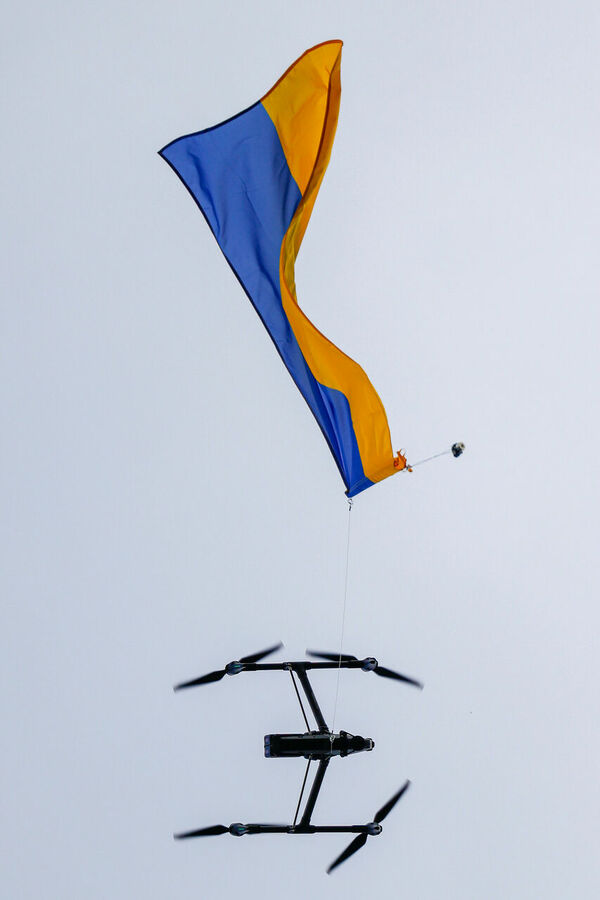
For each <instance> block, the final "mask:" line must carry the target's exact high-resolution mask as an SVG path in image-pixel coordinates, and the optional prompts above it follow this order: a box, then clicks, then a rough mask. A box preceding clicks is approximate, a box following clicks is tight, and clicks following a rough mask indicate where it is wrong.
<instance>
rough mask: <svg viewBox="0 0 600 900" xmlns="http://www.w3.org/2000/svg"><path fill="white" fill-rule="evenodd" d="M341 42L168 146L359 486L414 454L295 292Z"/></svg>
mask: <svg viewBox="0 0 600 900" xmlns="http://www.w3.org/2000/svg"><path fill="white" fill-rule="evenodd" d="M341 52H342V42H341V41H327V42H325V43H323V44H318V45H317V46H316V47H313V48H312V49H310V50H307V51H306V53H304V54H303V55H302V56H301V57H299V59H297V60H296V62H294V63H293V64H292V65H291V66H290V68H289V69H288V70H287V71H286V72H285V73H284V75H283V76H282V77H281V78H280V79H279V81H278V82H277V83H276V84H275V85H274V87H272V88H271V90H270V91H269V92H268V93H267V94H265V96H264V97H263V98H262V99H261V100H259V101H258V102H257V103H255V104H253V105H252V106H250V107H249V108H248V109H246V110H244V111H243V112H241V113H239V114H238V115H236V116H233V117H232V118H230V119H227V120H226V121H225V122H222V123H221V124H219V125H215V126H213V127H212V128H206V129H204V130H203V131H198V132H195V133H193V134H188V135H184V136H183V137H180V138H177V139H176V140H174V141H172V142H171V143H169V144H167V145H166V146H165V147H163V149H162V150H160V151H159V153H160V155H161V156H162V157H163V159H164V160H165V161H166V162H167V163H168V164H169V165H170V166H171V168H172V169H173V170H174V171H175V173H176V174H177V175H178V176H179V178H180V179H181V181H182V182H183V184H184V185H185V186H186V188H187V189H188V191H189V192H190V194H191V195H192V197H193V198H194V200H195V201H196V203H197V205H198V207H199V208H200V210H201V212H202V213H203V215H204V217H205V219H206V221H207V222H208V225H209V227H210V229H211V231H212V232H213V234H214V236H215V238H216V240H217V243H218V244H219V247H220V248H221V250H222V252H223V254H224V255H225V258H226V259H227V261H228V262H229V264H230V266H231V268H232V269H233V271H234V273H235V275H236V276H237V278H238V280H239V282H240V284H241V285H242V287H243V289H244V291H245V292H246V294H247V295H248V298H249V299H250V301H251V303H252V304H253V306H254V308H255V310H256V312H257V313H258V315H259V316H260V318H261V320H262V323H263V325H264V326H265V328H266V329H267V331H268V332H269V334H270V336H271V338H272V340H273V342H274V344H275V346H276V348H277V350H278V352H279V354H280V356H281V359H282V361H283V363H284V365H285V366H286V368H287V370H288V372H289V373H290V375H291V376H292V378H293V380H294V382H295V383H296V386H297V387H298V389H299V391H300V393H301V394H302V396H303V397H304V399H305V400H306V402H307V403H308V406H309V407H310V409H311V411H312V413H313V415H314V417H315V419H316V420H317V422H318V424H319V427H320V428H321V431H322V432H323V436H324V437H325V440H326V441H327V444H328V445H329V449H330V450H331V453H332V454H333V457H334V459H335V461H336V463H337V466H338V468H339V471H340V474H341V476H342V479H343V481H344V484H345V486H346V494H347V496H348V497H354V496H355V495H356V494H359V493H360V492H361V491H364V490H366V489H367V488H369V487H371V486H372V485H373V484H375V483H376V482H378V481H382V480H383V479H384V478H387V477H388V476H390V475H394V474H395V473H396V472H399V471H402V470H403V469H405V468H407V464H406V459H405V457H404V456H403V455H402V453H398V454H397V455H394V452H393V450H392V443H391V438H390V430H389V426H388V421H387V416H386V413H385V409H384V407H383V404H382V402H381V400H380V399H379V396H378V394H377V392H376V391H375V389H374V387H373V385H372V384H371V382H370V381H369V379H368V378H367V375H366V374H365V372H364V371H363V370H362V369H361V367H360V366H359V365H358V363H356V362H355V361H354V360H353V359H350V357H348V356H346V354H345V353H343V352H342V351H341V350H340V349H339V348H338V347H336V346H335V344H333V343H332V342H331V341H330V340H328V338H326V337H325V336H324V335H323V334H321V332H320V331H318V329H317V328H316V327H315V326H314V325H313V323H312V322H311V321H310V319H308V317H307V316H306V315H305V314H304V313H303V312H302V310H301V309H300V306H299V305H298V300H297V297H296V285H295V277H294V264H295V261H296V257H297V255H298V251H299V249H300V245H301V243H302V238H303V237H304V233H305V231H306V227H307V225H308V222H309V219H310V216H311V213H312V209H313V206H314V203H315V200H316V197H317V194H318V191H319V188H320V186H321V182H322V180H323V176H324V175H325V170H326V169H327V164H328V162H329V157H330V155H331V148H332V145H333V139H334V137H335V131H336V126H337V119H338V111H339V104H340V94H341V86H340V61H341Z"/></svg>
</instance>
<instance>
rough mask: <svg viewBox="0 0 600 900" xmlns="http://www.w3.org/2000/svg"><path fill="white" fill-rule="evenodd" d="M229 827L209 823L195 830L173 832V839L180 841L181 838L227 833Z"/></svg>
mask: <svg viewBox="0 0 600 900" xmlns="http://www.w3.org/2000/svg"><path fill="white" fill-rule="evenodd" d="M228 831H229V828H227V826H226V825H209V826H208V828H198V829H196V831H184V832H182V834H174V835H173V837H174V838H175V840H177V841H180V840H182V838H193V837H208V836H209V835H212V834H227V832H228Z"/></svg>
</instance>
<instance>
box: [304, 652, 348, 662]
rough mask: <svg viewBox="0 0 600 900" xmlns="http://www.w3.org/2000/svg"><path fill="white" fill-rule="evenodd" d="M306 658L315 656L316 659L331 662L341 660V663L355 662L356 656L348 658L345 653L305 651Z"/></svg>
mask: <svg viewBox="0 0 600 900" xmlns="http://www.w3.org/2000/svg"><path fill="white" fill-rule="evenodd" d="M306 655H307V656H316V657H317V659H328V660H330V661H331V662H337V661H338V660H340V659H341V660H342V661H343V662H348V661H349V660H355V659H356V656H348V654H347V653H321V652H320V651H318V650H307V651H306Z"/></svg>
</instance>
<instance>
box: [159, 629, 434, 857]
mask: <svg viewBox="0 0 600 900" xmlns="http://www.w3.org/2000/svg"><path fill="white" fill-rule="evenodd" d="M281 647H282V644H276V645H275V646H274V647H269V648H268V649H267V650H263V651H260V652H259V653H254V654H251V655H250V656H245V657H242V658H241V659H240V660H235V661H233V662H231V663H228V665H227V666H225V668H224V669H220V670H218V671H216V672H210V673H209V674H208V675H203V676H201V677H200V678H196V679H194V680H192V681H186V682H183V683H182V684H178V685H177V686H176V687H175V690H181V689H183V688H189V687H194V686H196V685H200V684H209V683H211V682H214V681H220V680H221V678H223V677H224V676H225V675H238V674H240V673H241V672H258V671H263V672H264V671H277V670H280V671H287V672H289V673H290V676H291V679H292V684H293V686H294V690H295V692H296V696H297V698H298V702H299V704H300V708H301V710H302V715H303V717H304V721H305V723H306V728H307V731H306V732H304V733H297V734H267V735H265V739H264V749H265V756H266V757H267V758H270V759H273V758H281V757H290V758H294V757H295V758H298V757H303V758H304V759H306V760H307V765H306V771H305V774H304V780H303V782H302V788H301V791H300V797H299V799H298V805H297V807H296V813H295V815H294V819H293V822H292V824H290V825H270V824H257V823H254V824H243V823H241V822H234V823H233V824H232V825H230V826H229V827H227V826H226V825H211V826H209V827H208V828H199V829H196V830H195V831H186V832H183V833H181V834H176V835H175V837H176V838H178V839H181V838H191V837H206V836H208V835H218V834H227V833H229V834H232V835H234V836H236V837H242V836H243V835H245V834H323V833H350V834H356V835H357V836H356V837H355V838H354V840H353V841H351V843H350V844H349V845H348V847H346V849H345V850H344V851H343V852H342V853H341V854H340V855H339V856H338V857H337V859H335V860H334V862H333V863H332V864H331V865H330V866H329V868H328V870H327V871H328V872H331V871H332V870H333V869H335V868H336V866H339V865H340V863H342V862H344V860H346V859H348V857H350V856H352V854H353V853H356V851H357V850H360V848H361V847H363V846H364V844H365V843H366V841H367V837H368V836H369V835H378V834H380V833H381V831H382V828H381V822H382V821H383V819H384V818H385V817H386V816H387V815H388V813H389V812H391V810H392V809H393V807H394V806H395V805H396V803H397V802H398V800H399V799H400V797H402V795H403V794H404V793H405V791H406V790H407V789H408V787H409V785H410V781H406V782H405V783H404V784H403V785H402V787H401V788H400V790H399V791H397V792H396V793H395V794H394V796H393V797H391V798H390V799H389V800H388V801H387V803H385V804H384V805H383V806H382V807H381V809H380V810H378V812H377V813H376V814H375V817H374V819H373V821H372V822H367V823H366V824H365V825H312V824H311V818H312V814H313V811H314V808H315V804H316V802H317V798H318V796H319V791H320V790H321V787H322V784H323V779H324V778H325V773H326V771H327V767H328V766H329V763H330V760H331V759H332V758H333V757H335V756H341V757H345V756H349V755H351V754H353V753H360V752H362V751H370V750H372V749H373V748H374V746H375V744H374V741H373V740H372V739H371V738H364V737H361V736H360V735H352V734H349V733H348V732H346V731H341V730H340V731H339V732H338V733H334V732H333V731H331V730H330V728H329V727H328V725H327V723H326V721H325V719H324V717H323V713H322V712H321V708H320V706H319V703H318V701H317V698H316V696H315V694H314V691H313V689H312V686H311V684H310V681H309V680H308V675H307V671H308V670H310V669H333V670H335V669H340V668H344V669H362V670H363V671H365V672H375V674H376V675H380V676H382V677H384V678H392V679H395V680H396V681H404V682H405V683H407V684H411V685H414V686H415V687H418V688H422V686H423V685H422V684H421V683H420V682H418V681H415V679H413V678H407V677H406V676H405V675H400V674H399V673H398V672H394V671H392V670H391V669H385V668H384V667H383V666H380V665H379V664H378V662H377V660H376V659H374V658H373V657H367V658H366V659H362V660H359V659H357V658H356V657H355V656H348V655H346V654H333V653H315V652H312V651H307V653H308V654H309V655H310V656H316V657H319V658H321V659H323V660H326V661H325V662H312V661H308V660H301V661H297V662H283V663H262V664H260V663H259V660H261V659H264V657H265V656H268V655H270V654H271V653H275V651H276V650H279V649H280V648H281ZM296 677H297V679H298V681H299V682H300V686H301V687H302V690H303V692H304V694H305V697H306V700H307V701H308V704H309V706H310V708H311V711H312V713H313V716H314V717H315V720H316V723H317V730H311V728H310V725H309V722H308V718H307V716H306V711H305V709H304V704H303V703H302V698H301V696H300V692H299V690H298V686H297V684H296ZM313 761H316V762H318V768H317V771H316V774H315V777H314V780H313V783H312V787H311V789H310V793H309V795H308V798H307V800H306V803H305V806H304V810H303V811H302V814H301V815H299V814H300V807H301V804H302V798H303V796H304V788H305V786H306V781H307V778H308V773H309V769H310V766H311V763H312V762H313Z"/></svg>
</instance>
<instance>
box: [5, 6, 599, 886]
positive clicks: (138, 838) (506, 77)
mask: <svg viewBox="0 0 600 900" xmlns="http://www.w3.org/2000/svg"><path fill="white" fill-rule="evenodd" d="M599 18H600V13H599V11H598V5H597V4H596V3H593V2H589V3H584V2H571V3H566V2H546V3H541V2H538V3H535V2H532V3H524V2H520V3H516V2H508V3H506V2H505V3H499V2H487V3H486V2H479V3H477V2H462V3H461V2H459V3H443V2H437V3H428V2H425V3H415V2H412V3H396V2H391V0H390V2H381V3H372V4H369V5H367V4H362V3H357V2H354V3H348V2H345V3H333V2H330V3H326V4H323V3H322V2H321V3H317V2H314V3H313V2H311V3H309V2H304V3H303V2H299V3H298V4H295V5H294V6H293V7H286V6H285V4H284V5H282V4H281V3H275V2H267V0H265V2H255V3H253V4H241V3H240V4H234V3H223V4H221V5H220V6H215V5H214V4H206V3H205V4H203V3H192V2H184V0H181V2H172V3H170V4H164V3H163V4H147V3H146V4H142V3H139V2H138V3H135V2H132V0H129V2H127V0H120V2H118V3H117V2H103V3H100V4H80V3H73V2H62V3H58V4H54V5H52V4H45V3H39V2H37V3H27V2H24V3H21V4H19V5H18V7H17V6H15V5H13V6H12V8H11V9H7V11H6V15H5V20H4V35H3V39H4V44H5V47H4V48H3V60H4V64H3V70H4V71H3V75H4V77H3V92H2V94H3V98H2V105H3V113H2V121H3V123H4V126H5V138H4V141H3V145H2V155H3V159H2V167H1V169H0V172H1V174H0V178H1V182H2V195H3V198H4V208H5V213H6V220H7V224H6V226H5V229H4V239H3V242H2V251H1V252H2V256H3V261H2V271H3V285H4V291H3V299H2V371H1V379H0V384H1V388H0V390H1V393H2V418H3V440H2V450H1V453H2V468H1V472H2V496H3V510H4V516H3V538H2V554H3V562H2V580H3V582H4V586H3V590H2V594H3V605H2V609H3V622H2V628H1V634H2V652H1V653H0V666H1V667H2V672H3V685H4V689H3V692H2V722H3V726H4V727H3V741H2V755H3V764H2V767H1V768H0V772H1V778H2V797H3V803H2V807H3V809H2V821H1V829H2V834H1V836H0V838H1V846H2V867H3V872H2V876H1V879H2V884H3V888H2V893H3V895H4V896H6V897H10V898H19V900H21V898H23V900H33V898H35V900H38V898H42V897H44V898H46V897H48V898H55V897H56V898H60V900H72V898H73V900H79V898H81V897H84V896H85V897H86V898H87V900H96V898H98V900H100V898H102V900H104V898H107V897H111V898H114V900H130V898H144V900H170V898H178V900H179V898H181V900H187V898H198V897H199V896H200V897H202V898H207V900H224V898H226V897H231V896H237V895H243V896H245V897H249V898H258V897H271V896H281V894H282V892H283V891H285V892H286V896H288V897H290V898H291V900H296V898H300V897H305V896H306V892H307V889H308V887H309V886H311V887H312V889H313V891H314V896H316V897H328V898H337V897H342V896H344V897H348V896H352V897H359V896H366V895H367V894H369V895H370V896H371V895H376V896H380V897H392V896H394V897H406V898H411V900H440V898H444V900H466V898H469V900H470V898H473V900H481V898H486V900H506V898H508V897H510V898H515V900H537V898H541V897H543V898H544V900H550V898H552V900H554V898H556V900H564V898H569V897H577V898H578V900H584V898H585V900H587V898H595V897H597V896H598V894H599V891H600V866H599V863H598V852H597V835H598V829H599V825H600V821H599V819H600V816H599V811H598V810H599V800H600V797H599V788H598V762H597V761H598V758H599V757H600V733H599V727H598V695H597V683H598V675H599V668H600V667H599V664H598V619H599V615H598V608H597V596H598V566H597V543H598V533H599V521H598V501H599V497H598V477H597V469H598V466H597V460H596V450H597V447H598V445H599V444H600V434H599V426H598V400H597V384H598V349H597V347H598V325H599V321H598V319H599V316H598V305H597V301H598V288H599V285H600V272H599V254H598V240H599V237H600V228H599V225H600V221H599V220H600V213H599V210H600V202H599V201H600V196H599V193H600V191H599V188H600V170H599V164H598V143H599V137H600V122H599V113H598V108H599V105H598V99H599V97H598V94H599V91H598V88H599V78H600V76H599V74H598V39H599V31H600V29H599ZM334 37H339V38H342V39H343V40H344V42H345V46H344V53H343V60H342V104H341V111H340V123H339V128H338V133H337V137H336V142H335V145H334V149H333V154H332V160H331V164H330V168H329V171H328V173H327V176H326V178H325V181H324V184H323V187H322V191H321V194H320V196H319V198H318V200H317V204H316V207H315V211H314V214H313V219H312V221H311V224H310V226H309V229H308V232H307V235H306V239H305V242H304V245H303V248H302V252H301V255H300V258H299V260H298V265H297V284H298V296H299V300H300V304H301V305H302V306H303V308H304V309H305V311H306V312H307V313H308V315H309V316H311V318H312V319H313V320H314V322H315V324H317V326H318V327H319V328H320V329H321V330H322V331H324V332H325V334H327V335H328V336H329V337H331V338H332V339H333V340H334V341H335V342H336V343H337V344H338V345H339V346H340V347H341V348H342V349H343V350H344V351H346V352H347V353H349V354H350V355H351V356H353V357H354V358H355V359H357V360H358V361H359V362H360V363H361V365H362V366H363V367H364V368H365V370H366V371H367V373H368V375H369V376H370V378H371V380H372V382H373V384H374V385H375V388H376V389H377V390H378V392H379V394H380V396H381V398H382V400H383V402H384V404H385V406H386V409H387V413H388V418H389V421H390V427H391V431H392V438H393V442H394V446H395V447H396V448H400V447H404V448H406V449H407V451H408V454H409V458H411V459H418V458H420V457H422V456H426V455H428V454H429V453H431V452H436V451H438V450H441V449H443V448H444V447H446V446H449V444H450V443H452V441H454V440H464V441H465V442H466V443H467V454H466V455H465V456H464V457H463V458H462V459H461V460H459V461H457V462H455V461H454V460H451V459H450V458H444V459H442V460H440V461H438V462H436V463H432V464H431V465H430V466H427V467H423V469H421V470H418V471H416V472H415V473H413V475H411V476H408V475H406V476H398V477H396V478H394V479H390V480H388V481H387V482H384V483H383V484H382V485H379V486H377V487H375V488H373V489H372V490H369V491H367V492H366V493H365V494H364V495H361V496H359V497H358V498H357V501H356V503H355V507H354V511H353V512H352V517H353V522H352V542H351V564H350V586H349V594H348V610H347V620H346V637H345V642H344V647H345V650H346V651H347V652H351V653H358V654H360V655H367V654H374V655H376V656H377V657H378V658H379V660H380V661H381V662H382V663H383V664H385V665H388V666H390V667H392V668H397V669H400V670H401V671H405V672H407V673H409V674H412V675H414V676H416V677H420V678H422V679H423V680H424V682H425V685H426V686H425V690H424V691H423V692H422V693H418V692H416V691H411V690H410V689H408V688H406V689H405V688H403V687H402V686H398V685H395V684H392V683H388V682H385V681H383V680H382V679H375V678H367V677H366V676H361V675H360V674H358V673H353V672H349V673H346V674H345V677H343V678H342V682H341V690H340V700H339V707H338V713H337V718H336V725H337V726H338V727H342V728H346V729H347V730H349V731H355V732H358V733H361V734H364V735H368V736H371V737H373V738H374V739H375V742H376V749H375V751H374V753H372V754H364V755H362V756H359V757H357V758H350V759H346V760H340V761H337V763H336V762H334V763H333V764H332V765H331V767H330V770H329V774H328V778H327V781H326V783H325V788H324V791H323V794H322V799H320V800H319V805H318V807H317V810H316V814H315V821H320V822H328V821H331V820H334V819H335V820H339V821H367V820H368V819H369V818H371V816H372V814H373V813H374V812H375V810H376V809H377V807H378V806H379V805H380V804H381V803H382V802H383V801H384V800H386V799H387V798H388V796H389V795H390V794H391V793H393V791H394V790H395V789H396V788H397V787H398V786H399V785H400V784H401V783H402V782H403V781H404V779H405V778H407V777H410V778H411V779H412V781H413V787H412V789H411V791H410V792H409V793H408V794H407V795H406V797H405V798H404V799H403V801H402V804H401V805H400V806H398V807H397V808H396V810H395V811H394V813H393V816H390V818H389V819H388V820H387V821H386V827H385V832H384V834H383V835H382V836H381V838H380V839H378V840H374V839H370V840H369V843H368V846H367V847H366V848H365V850H364V851H362V852H361V854H360V855H359V856H357V857H356V858H355V859H353V860H352V861H351V862H348V863H347V865H345V866H344V867H343V868H341V869H340V870H339V871H338V872H336V874H335V876H332V877H331V878H327V877H326V876H325V875H324V869H325V868H326V866H327V865H328V863H329V862H330V861H331V860H332V859H333V858H334V857H335V856H336V855H337V853H338V852H340V850H341V849H342V848H343V846H344V839H343V838H341V837H339V836H335V837H331V838H329V837H327V838H324V839H322V840H321V839H318V838H308V837H307V838H294V839H293V840H292V839H291V838H286V837H281V838H277V837H273V838H244V839H243V840H241V841H233V840H232V839H231V838H229V837H228V836H226V837H222V838H214V839H206V840H205V841H197V842H188V843H187V844H185V845H184V844H175V843H174V842H173V841H172V839H171V833H172V831H175V830H179V829H185V828H188V827H190V828H192V827H195V826H201V825H208V824H214V823H216V822H224V823H226V824H229V823H230V822H233V821H253V820H254V821H261V820H263V821H285V820H287V819H288V818H289V817H290V816H291V815H293V810H294V805H295V801H296V799H297V793H298V790H299V786H300V781H301V778H302V770H303V765H302V763H300V762H295V761H283V760H265V759H264V758H263V756H262V737H263V735H264V734H265V733H268V732H271V731H286V730H287V731H294V730H296V729H298V728H299V727H300V725H301V719H300V717H299V713H298V710H297V708H296V705H295V700H294V696H293V693H292V691H291V687H290V686H289V684H288V680H287V678H286V677H283V675H282V676H279V677H277V676H273V677H272V678H271V677H268V676H264V675H263V676H259V675H257V676H255V677H253V676H250V675H248V676H246V677H244V676H241V677H240V678H238V679H235V680H233V679H227V680H226V681H225V682H222V683H220V684H218V685H214V686H210V687H206V688H205V689H201V690H200V689H199V690H198V691H197V692H195V693H194V692H189V693H187V694H186V695H178V696H175V695H173V693H172V692H171V685H172V684H173V683H175V682H176V681H178V680H181V679H183V678H185V677H188V676H189V677H192V676H194V675H199V674H201V673H202V672H205V671H209V670H211V669H213V668H217V667H220V666H221V665H222V664H224V663H225V662H226V661H228V660H230V659H232V658H235V657H236V656H239V655H241V654H243V653H248V652H251V651H252V650H257V649H259V648H261V647H263V646H266V645H268V644H269V643H271V642H274V641H276V640H278V639H282V640H284V641H285V643H286V655H287V656H288V658H290V657H291V658H300V656H301V654H302V653H303V651H304V648H305V647H306V646H310V645H313V646H315V645H317V646H320V647H323V648H325V649H327V648H332V649H335V648H336V646H337V642H338V640H339V629H340V619H341V607H342V589H343V564H344V549H345V540H346V532H345V529H346V520H347V509H346V503H345V500H344V494H343V485H342V482H341V480H340V478H339V476H338V473H337V469H336V467H335V464H334V462H333V460H332V458H331V457H330V455H329V452H328V450H327V447H326V445H325V443H324V441H323V439H322V437H321V434H320V432H319V431H318V428H317V427H316V425H315V424H314V421H313V419H312V416H311V414H310V412H309V411H308V409H307V408H306V406H305V404H304V402H303V400H302V399H301V397H300V396H299V394H298V393H297V391H296V389H295V387H294V386H293V384H292V382H291V380H290V378H289V376H288V375H287V373H286V372H285V370H284V369H283V367H282V365H281V363H280V360H279V358H278V356H277V354H276V353H275V352H274V350H273V347H272V344H271V342H270V340H269V338H268V336H267V335H266V333H265V332H264V330H263V328H262V326H261V324H260V322H259V320H258V318H257V317H256V315H255V313H254V311H253V310H252V308H251V307H250V304H249V303H248V301H247V299H246V298H245V296H244V294H243V292H242V291H241V289H240V287H239V285H238V283H237V281H236V280H235V278H234V276H233V275H232V273H231V272H230V270H229V268H228V266H227V265H226V263H225V262H224V260H223V258H222V256H221V253H220V251H219V249H218V247H217V245H216V243H215V241H214V239H213V238H212V236H211V235H210V233H209V230H208V228H207V226H206V224H205V222H204V220H203V219H202V217H201V215H200V214H199V212H198V210H197V209H196V207H195V205H194V204H193V202H192V201H191V199H190V198H189V196H188V195H187V193H186V192H185V190H184V189H183V188H182V186H181V185H180V184H179V182H178V181H177V179H176V178H175V177H174V175H173V174H172V173H171V172H170V171H169V169H168V167H167V166H166V165H165V164H164V163H163V162H162V161H161V160H160V159H159V157H158V156H157V155H156V153H155V151H156V150H157V149H158V148H159V147H161V146H162V145H163V144H165V143H166V142H167V141H169V140H171V139H173V138H175V137H177V136H178V135H180V134H183V133H186V132H189V131H192V130H195V129H199V128H203V127H206V126H208V125H211V124H215V123H216V122H218V121H221V120H222V119H224V118H227V117H228V116H230V115H232V114H234V113H236V112H238V111H240V110H241V109H243V108H245V107H246V106H248V105H249V104H251V103H253V102H254V101H255V100H257V99H258V98H259V97H260V96H261V95H262V94H263V93H264V92H265V91H266V90H267V89H268V88H269V87H270V86H271V85H272V84H273V83H274V81H275V80H276V79H277V78H278V77H279V76H280V74H282V72H283V71H284V70H285V69H286V68H287V66H288V65H289V64H290V63H291V62H292V61H293V60H294V59H295V58H296V57H297V56H298V55H299V54H300V53H302V52H303V51H304V50H305V49H307V48H308V47H310V46H311V45H313V44H315V43H318V42H319V41H322V40H326V39H329V38H334ZM315 685H316V687H317V689H319V691H320V693H319V696H320V697H321V698H322V700H323V706H324V709H325V710H326V711H327V713H328V714H329V713H330V712H331V710H332V708H333V700H334V693H335V682H334V679H327V678H317V677H315ZM237 730H239V733H240V744H239V748H238V749H237V750H234V751H232V750H230V749H229V750H227V751H224V750H223V743H224V741H229V740H230V739H231V737H232V735H233V734H234V732H236V731H237ZM349 892H350V893H349Z"/></svg>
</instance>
